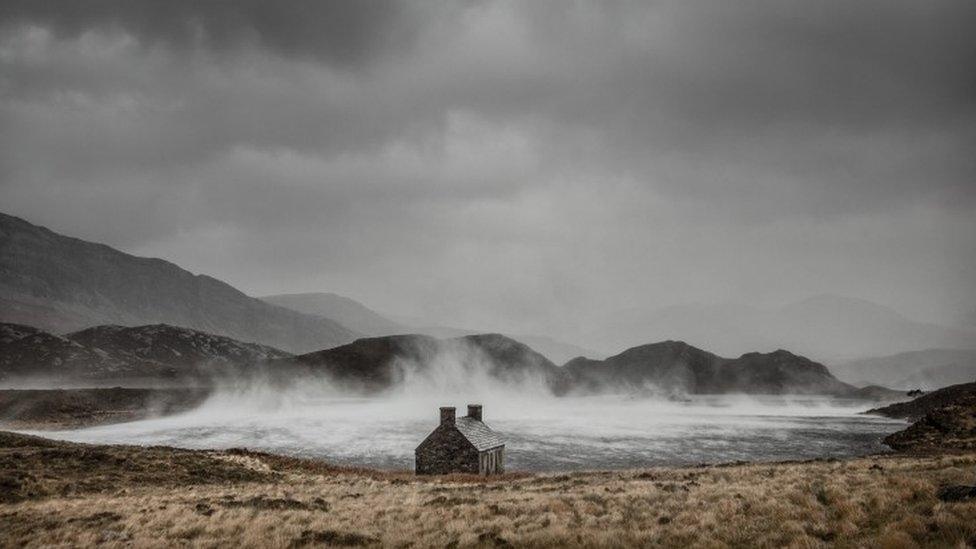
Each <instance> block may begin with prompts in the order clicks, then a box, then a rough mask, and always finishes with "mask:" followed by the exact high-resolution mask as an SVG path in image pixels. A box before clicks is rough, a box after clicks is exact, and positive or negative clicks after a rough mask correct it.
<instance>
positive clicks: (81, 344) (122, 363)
mask: <svg viewBox="0 0 976 549" xmlns="http://www.w3.org/2000/svg"><path fill="white" fill-rule="evenodd" d="M0 334H18V336H12V337H5V338H4V344H3V345H0V381H4V382H11V381H17V380H24V381H30V380H40V381H48V382H49V383H50V384H51V385H57V384H69V385H71V384H85V383H98V382H105V383H111V384H125V383H127V382H128V383H132V382H148V383H151V382H154V381H206V380H209V379H210V378H212V377H213V376H218V375H225V374H229V373H235V374H236V373H241V372H243V371H246V369H247V367H249V366H250V367H253V366H256V365H257V364H259V363H261V362H264V361H266V360H271V359H276V358H284V357H288V356H291V355H290V354H288V353H286V352H284V351H280V350H278V349H274V348H272V347H267V346H264V345H258V344H255V343H242V342H240V341H235V340H233V339H230V338H227V337H222V336H216V335H213V334H208V333H204V332H199V331H196V330H190V329H187V328H177V327H174V326H167V325H151V326H137V327H122V326H96V327H93V328H88V329H85V330H82V331H80V332H75V333H71V334H68V335H66V336H58V335H54V334H50V333H47V332H44V331H41V330H37V329H32V328H28V327H24V326H19V325H13V324H0Z"/></svg>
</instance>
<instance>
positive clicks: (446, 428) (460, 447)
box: [416, 424, 478, 475]
mask: <svg viewBox="0 0 976 549" xmlns="http://www.w3.org/2000/svg"><path fill="white" fill-rule="evenodd" d="M416 460H417V462H416V463H417V474H418V475H444V474H447V473H473V474H478V451H477V450H476V449H475V448H474V446H472V445H471V443H470V442H468V440H467V439H466V438H464V435H462V434H461V433H460V432H459V431H458V430H457V428H456V427H455V426H454V425H453V424H446V425H440V426H438V427H437V429H435V430H434V432H433V433H431V434H430V436H428V437H427V438H426V439H425V440H424V441H423V442H422V443H420V446H418V447H417V451H416Z"/></svg>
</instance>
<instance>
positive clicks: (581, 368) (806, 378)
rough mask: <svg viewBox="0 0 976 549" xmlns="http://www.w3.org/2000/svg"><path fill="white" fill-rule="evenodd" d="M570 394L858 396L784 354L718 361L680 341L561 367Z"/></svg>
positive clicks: (821, 369) (822, 369) (814, 366)
mask: <svg viewBox="0 0 976 549" xmlns="http://www.w3.org/2000/svg"><path fill="white" fill-rule="evenodd" d="M564 369H565V370H566V373H567V374H568V375H569V379H570V383H571V385H572V386H573V387H574V389H575V390H578V391H583V392H590V393H597V392H608V391H641V390H652V391H663V392H667V393H674V392H680V393H688V394H721V393H750V394H809V395H814V394H822V395H835V396H851V397H858V396H862V395H861V394H860V391H859V390H858V389H857V388H855V387H853V386H851V385H848V384H846V383H843V382H841V381H839V380H838V379H837V378H835V377H834V376H833V375H832V374H831V373H830V371H829V370H827V367H826V366H824V365H823V364H820V363H817V362H813V361H812V360H810V359H807V358H805V357H802V356H797V355H794V354H793V353H790V352H789V351H783V350H779V351H775V352H772V353H747V354H744V355H742V356H741V357H739V358H736V359H729V358H723V357H720V356H718V355H715V354H712V353H709V352H708V351H703V350H701V349H698V348H696V347H693V346H691V345H688V344H687V343H685V342H683V341H664V342H660V343H652V344H649V345H640V346H638V347H632V348H630V349H627V350H626V351H624V352H622V353H620V354H618V355H615V356H612V357H610V358H607V359H606V360H591V359H586V358H577V359H573V360H571V361H569V362H568V363H566V365H565V366H564Z"/></svg>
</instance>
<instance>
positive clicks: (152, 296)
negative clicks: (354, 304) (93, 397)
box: [0, 214, 357, 352]
mask: <svg viewBox="0 0 976 549" xmlns="http://www.w3.org/2000/svg"><path fill="white" fill-rule="evenodd" d="M0 305H2V307H0V321H5V322H21V323H28V324H31V325H33V326H39V327H41V328H44V329H47V330H52V331H58V332H64V331H71V330H75V329H79V328H84V327H88V326H92V325H97V324H120V325H128V326H132V325H142V324H156V323H164V324H170V325H174V326H184V327H187V328H192V329H196V330H202V331H206V332H211V333H215V334H220V335H224V336H227V337H231V338H234V339H238V340H242V341H256V342H259V343H262V344H266V345H272V346H275V347H279V348H282V349H286V350H290V351H299V352H301V351H310V350H314V349H322V348H324V347H330V346H334V345H338V344H341V343H345V342H348V341H352V340H353V339H355V338H356V337H357V333H355V332H354V331H352V330H350V329H348V328H346V327H344V326H342V325H341V324H339V323H337V322H335V321H333V320H330V319H327V318H322V317H313V316H309V315H304V314H301V313H298V312H295V311H292V310H290V309H286V308H284V307H277V306H274V305H271V304H268V303H265V302H263V301H261V300H259V299H255V298H252V297H249V296H247V295H245V294H244V293H242V292H240V291H239V290H237V289H235V288H233V287H232V286H230V285H228V284H226V283H224V282H221V281H219V280H217V279H214V278H211V277H208V276H204V275H194V274H192V273H190V272H188V271H186V270H184V269H181V268H180V267H178V266H176V265H174V264H172V263H169V262H167V261H163V260H161V259H151V258H145V257H136V256H133V255H129V254H126V253H123V252H120V251H118V250H115V249H113V248H110V247H108V246H105V245H102V244H94V243H91V242H85V241H83V240H79V239H76V238H70V237H66V236H62V235H59V234H57V233H54V232H52V231H50V230H48V229H45V228H43V227H38V226H36V225H32V224H30V223H28V222H27V221H24V220H22V219H19V218H16V217H13V216H9V215H5V214H0Z"/></svg>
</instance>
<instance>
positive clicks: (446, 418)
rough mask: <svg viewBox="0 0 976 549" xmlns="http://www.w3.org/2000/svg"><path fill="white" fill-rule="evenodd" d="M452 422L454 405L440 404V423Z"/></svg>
mask: <svg viewBox="0 0 976 549" xmlns="http://www.w3.org/2000/svg"><path fill="white" fill-rule="evenodd" d="M445 424H451V425H453V424H454V406H441V425H445Z"/></svg>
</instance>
